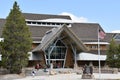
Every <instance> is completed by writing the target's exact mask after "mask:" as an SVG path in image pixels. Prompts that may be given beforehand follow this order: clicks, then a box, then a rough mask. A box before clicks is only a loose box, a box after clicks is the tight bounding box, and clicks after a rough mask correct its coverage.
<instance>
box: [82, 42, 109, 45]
mask: <svg viewBox="0 0 120 80" xmlns="http://www.w3.org/2000/svg"><path fill="white" fill-rule="evenodd" d="M83 44H101V45H104V44H105V45H109V44H110V43H108V42H84V43H83Z"/></svg>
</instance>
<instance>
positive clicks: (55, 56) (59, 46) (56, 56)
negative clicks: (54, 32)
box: [45, 40, 67, 67]
mask: <svg viewBox="0 0 120 80" xmlns="http://www.w3.org/2000/svg"><path fill="white" fill-rule="evenodd" d="M66 51H67V47H66V46H65V44H64V43H63V42H62V41H61V40H56V41H54V42H53V43H52V44H51V45H50V46H49V47H48V48H47V49H46V50H45V52H46V59H47V62H48V60H50V62H54V63H57V64H58V63H59V64H60V63H61V67H63V65H64V61H65V55H66ZM49 56H50V57H49ZM49 58H50V59H49Z"/></svg>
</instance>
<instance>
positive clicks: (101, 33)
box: [99, 30, 106, 39]
mask: <svg viewBox="0 0 120 80" xmlns="http://www.w3.org/2000/svg"><path fill="white" fill-rule="evenodd" d="M105 35H106V34H105V33H104V32H103V31H101V30H99V38H100V39H104V37H105Z"/></svg>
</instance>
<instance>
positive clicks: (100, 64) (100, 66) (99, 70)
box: [98, 27, 101, 80]
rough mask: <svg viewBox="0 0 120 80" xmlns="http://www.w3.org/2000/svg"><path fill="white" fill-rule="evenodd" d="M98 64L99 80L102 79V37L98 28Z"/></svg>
mask: <svg viewBox="0 0 120 80" xmlns="http://www.w3.org/2000/svg"><path fill="white" fill-rule="evenodd" d="M98 63H99V80H100V79H101V63H100V35H99V27H98Z"/></svg>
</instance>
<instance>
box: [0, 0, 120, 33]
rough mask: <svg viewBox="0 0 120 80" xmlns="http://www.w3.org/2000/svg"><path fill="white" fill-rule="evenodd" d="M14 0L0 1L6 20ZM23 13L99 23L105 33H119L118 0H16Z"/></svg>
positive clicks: (1, 13)
mask: <svg viewBox="0 0 120 80" xmlns="http://www.w3.org/2000/svg"><path fill="white" fill-rule="evenodd" d="M14 1H15V0H1V1H0V3H1V4H0V18H6V16H8V14H9V12H10V9H12V7H13V3H14ZM16 1H17V3H18V5H19V6H20V9H21V11H22V12H24V13H37V14H61V15H70V16H71V17H72V19H73V20H74V21H77V22H87V23H91V22H92V23H99V24H100V25H101V27H102V28H103V29H104V30H105V32H112V31H119V32H120V0H16Z"/></svg>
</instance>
